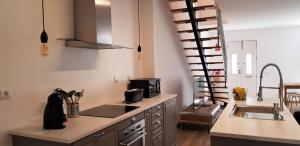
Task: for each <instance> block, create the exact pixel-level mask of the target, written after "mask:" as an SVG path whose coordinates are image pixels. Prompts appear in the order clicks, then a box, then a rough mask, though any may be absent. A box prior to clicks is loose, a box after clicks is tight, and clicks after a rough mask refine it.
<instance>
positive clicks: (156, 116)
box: [146, 104, 164, 146]
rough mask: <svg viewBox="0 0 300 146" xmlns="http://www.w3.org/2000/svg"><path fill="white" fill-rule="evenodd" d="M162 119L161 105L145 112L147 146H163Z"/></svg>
mask: <svg viewBox="0 0 300 146" xmlns="http://www.w3.org/2000/svg"><path fill="white" fill-rule="evenodd" d="M163 119H164V118H163V104H158V105H155V106H154V107H152V108H150V109H148V110H146V130H147V133H148V134H147V137H146V144H147V146H163Z"/></svg>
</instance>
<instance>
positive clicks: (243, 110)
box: [231, 105, 283, 120]
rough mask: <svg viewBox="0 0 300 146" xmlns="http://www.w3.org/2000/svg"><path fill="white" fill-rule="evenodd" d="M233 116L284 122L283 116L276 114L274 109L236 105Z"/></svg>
mask: <svg viewBox="0 0 300 146" xmlns="http://www.w3.org/2000/svg"><path fill="white" fill-rule="evenodd" d="M231 116H235V117H239V118H245V119H260V120H283V116H282V115H280V114H276V112H275V110H274V107H268V106H246V105H234V107H233V109H232V114H231Z"/></svg>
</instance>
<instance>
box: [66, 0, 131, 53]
mask: <svg viewBox="0 0 300 146" xmlns="http://www.w3.org/2000/svg"><path fill="white" fill-rule="evenodd" d="M73 5H74V6H73V7H74V39H64V40H66V46H68V47H79V48H88V49H121V48H125V49H132V48H129V47H124V46H119V45H113V44H112V24H111V1H110V0H73Z"/></svg>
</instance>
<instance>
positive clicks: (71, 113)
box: [67, 103, 79, 118]
mask: <svg viewBox="0 0 300 146" xmlns="http://www.w3.org/2000/svg"><path fill="white" fill-rule="evenodd" d="M78 116H79V103H71V104H67V117H68V118H77V117H78Z"/></svg>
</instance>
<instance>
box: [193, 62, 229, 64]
mask: <svg viewBox="0 0 300 146" xmlns="http://www.w3.org/2000/svg"><path fill="white" fill-rule="evenodd" d="M223 63H224V62H206V64H223ZM201 64H202V63H201V62H193V63H189V65H201Z"/></svg>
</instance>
